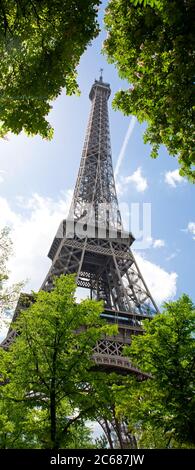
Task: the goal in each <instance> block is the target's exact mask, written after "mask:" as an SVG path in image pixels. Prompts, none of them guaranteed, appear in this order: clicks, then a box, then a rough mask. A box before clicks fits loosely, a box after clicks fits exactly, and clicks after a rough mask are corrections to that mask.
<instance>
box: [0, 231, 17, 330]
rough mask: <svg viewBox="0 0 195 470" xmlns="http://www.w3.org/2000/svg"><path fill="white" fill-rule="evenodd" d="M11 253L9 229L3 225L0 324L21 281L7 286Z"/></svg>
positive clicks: (11, 305)
mask: <svg viewBox="0 0 195 470" xmlns="http://www.w3.org/2000/svg"><path fill="white" fill-rule="evenodd" d="M11 254H12V242H11V239H10V237H9V229H8V228H7V227H5V228H4V229H2V230H0V326H2V323H3V320H5V319H6V316H7V317H8V316H9V313H10V310H11V309H12V308H13V306H14V304H15V302H16V300H17V298H18V295H19V292H20V289H21V287H22V283H18V284H15V285H13V286H8V285H7V282H8V278H9V276H8V274H9V273H8V269H7V263H8V260H9V258H10V256H11Z"/></svg>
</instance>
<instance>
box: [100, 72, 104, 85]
mask: <svg viewBox="0 0 195 470" xmlns="http://www.w3.org/2000/svg"><path fill="white" fill-rule="evenodd" d="M103 70H104V69H100V82H103V75H102V74H103Z"/></svg>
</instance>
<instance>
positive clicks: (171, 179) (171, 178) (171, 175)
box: [165, 169, 185, 188]
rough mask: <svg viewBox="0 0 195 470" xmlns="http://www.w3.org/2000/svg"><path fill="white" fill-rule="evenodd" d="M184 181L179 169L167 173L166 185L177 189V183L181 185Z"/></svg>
mask: <svg viewBox="0 0 195 470" xmlns="http://www.w3.org/2000/svg"><path fill="white" fill-rule="evenodd" d="M184 181H185V179H184V178H183V177H182V176H180V174H179V170H178V169H176V170H173V171H167V173H165V183H167V184H169V185H170V186H172V187H173V188H176V186H177V183H178V184H179V183H182V182H184Z"/></svg>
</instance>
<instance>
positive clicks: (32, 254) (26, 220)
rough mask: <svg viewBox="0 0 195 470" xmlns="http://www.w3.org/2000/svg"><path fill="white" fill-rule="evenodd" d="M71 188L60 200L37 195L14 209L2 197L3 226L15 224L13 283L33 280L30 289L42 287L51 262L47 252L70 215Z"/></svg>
mask: <svg viewBox="0 0 195 470" xmlns="http://www.w3.org/2000/svg"><path fill="white" fill-rule="evenodd" d="M71 194H72V192H71V191H68V192H67V193H65V194H64V195H62V196H61V198H60V199H59V200H58V201H54V200H52V199H50V198H44V197H42V196H40V195H38V194H34V195H33V196H32V197H31V198H30V199H29V200H24V199H22V198H18V207H17V210H16V211H14V210H13V209H12V208H11V206H10V205H9V204H8V202H7V200H6V199H4V198H0V214H1V219H0V225H1V227H3V226H5V225H7V226H10V227H11V229H12V230H11V238H12V240H13V243H14V246H13V248H14V253H15V256H14V257H13V258H12V259H11V260H10V266H9V269H10V282H18V281H23V280H26V279H29V282H28V283H27V286H25V290H26V291H30V290H31V289H34V290H36V289H39V288H40V286H41V284H42V282H43V280H44V277H45V275H46V273H47V270H48V268H49V266H50V261H49V259H48V258H47V253H48V251H49V248H50V244H51V242H52V240H53V238H54V236H55V234H56V231H57V229H58V226H59V224H60V222H61V220H62V219H64V218H65V217H66V215H67V212H68V209H69V206H70V200H71Z"/></svg>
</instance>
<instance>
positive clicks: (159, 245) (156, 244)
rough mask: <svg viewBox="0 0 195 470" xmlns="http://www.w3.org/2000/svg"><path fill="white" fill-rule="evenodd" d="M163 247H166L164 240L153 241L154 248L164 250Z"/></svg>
mask: <svg viewBox="0 0 195 470" xmlns="http://www.w3.org/2000/svg"><path fill="white" fill-rule="evenodd" d="M163 246H165V241H164V240H161V239H160V238H159V239H157V240H153V247H154V248H162V247H163Z"/></svg>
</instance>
